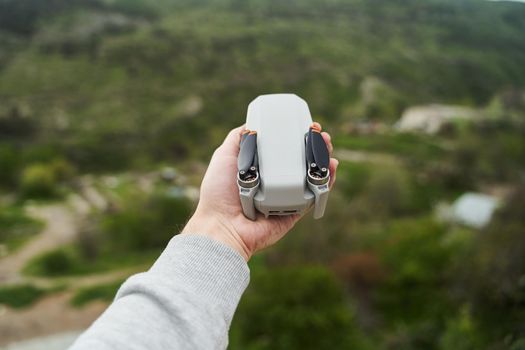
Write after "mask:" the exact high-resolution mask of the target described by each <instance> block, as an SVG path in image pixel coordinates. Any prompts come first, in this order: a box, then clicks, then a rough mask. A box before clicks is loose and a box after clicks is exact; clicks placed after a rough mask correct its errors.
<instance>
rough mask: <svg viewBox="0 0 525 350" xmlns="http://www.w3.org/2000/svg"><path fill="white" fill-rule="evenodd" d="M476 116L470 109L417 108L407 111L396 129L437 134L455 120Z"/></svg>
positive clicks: (430, 106)
mask: <svg viewBox="0 0 525 350" xmlns="http://www.w3.org/2000/svg"><path fill="white" fill-rule="evenodd" d="M475 115H476V111H475V110H474V109H471V108H468V107H461V106H448V105H438V104H431V105H427V106H415V107H410V108H408V109H406V110H405V111H404V112H403V115H402V116H401V119H399V120H398V121H397V122H396V124H395V125H394V127H395V128H396V129H397V130H399V131H422V132H426V133H428V134H435V133H437V132H439V131H440V130H441V128H442V127H443V126H444V125H446V124H448V123H450V122H452V121H454V120H460V119H472V118H473V117H474V116H475Z"/></svg>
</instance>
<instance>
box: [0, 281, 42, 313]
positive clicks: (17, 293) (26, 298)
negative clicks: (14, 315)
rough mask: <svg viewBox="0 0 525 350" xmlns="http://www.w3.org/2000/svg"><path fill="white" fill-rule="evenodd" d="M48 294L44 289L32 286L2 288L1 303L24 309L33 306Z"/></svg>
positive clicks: (0, 291)
mask: <svg viewBox="0 0 525 350" xmlns="http://www.w3.org/2000/svg"><path fill="white" fill-rule="evenodd" d="M45 294H46V291H45V290H44V289H40V288H37V287H35V286H32V285H28V284H24V285H14V286H5V287H1V288H0V303H1V304H5V305H9V306H11V307H14V308H22V307H25V306H29V305H31V304H33V303H34V302H35V301H36V300H37V299H39V298H41V297H42V296H44V295H45Z"/></svg>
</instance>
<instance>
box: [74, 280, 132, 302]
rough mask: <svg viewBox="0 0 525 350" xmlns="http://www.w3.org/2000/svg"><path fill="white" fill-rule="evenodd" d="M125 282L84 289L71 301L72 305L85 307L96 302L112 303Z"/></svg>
mask: <svg viewBox="0 0 525 350" xmlns="http://www.w3.org/2000/svg"><path fill="white" fill-rule="evenodd" d="M123 282H124V281H121V280H119V281H116V282H112V283H107V284H100V285H98V286H93V287H87V288H82V289H80V290H79V291H77V293H76V294H75V295H74V296H73V298H72V299H71V305H73V306H83V305H85V304H87V303H89V302H91V301H94V300H103V301H108V302H109V301H112V300H113V298H114V297H115V294H117V290H118V289H119V287H120V286H121V285H122V283H123Z"/></svg>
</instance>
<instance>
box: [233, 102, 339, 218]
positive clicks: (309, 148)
mask: <svg viewBox="0 0 525 350" xmlns="http://www.w3.org/2000/svg"><path fill="white" fill-rule="evenodd" d="M329 164H330V156H329V154H328V148H327V146H326V143H325V142H324V139H323V137H322V135H321V130H320V128H319V126H318V125H317V124H313V123H312V117H311V116H310V111H309V109H308V105H307V104H306V102H305V101H304V100H303V99H301V98H300V97H298V96H297V95H294V94H272V95H262V96H259V97H257V98H256V99H255V100H253V101H252V102H251V103H250V105H249V106H248V115H247V117H246V130H245V131H244V132H243V135H242V137H241V144H240V152H239V157H238V163H237V166H238V170H239V171H238V174H237V184H238V185H239V194H240V198H241V205H242V210H243V212H244V215H245V216H246V217H248V218H249V219H251V220H255V219H256V212H255V209H257V210H258V211H260V212H261V213H263V214H264V216H265V217H268V216H270V215H291V214H302V213H304V212H305V211H307V210H308V209H309V208H310V207H312V206H314V212H313V216H314V218H315V219H318V218H321V217H322V216H323V214H324V211H325V208H326V202H327V200H328V193H329V188H328V184H329V181H330V170H329Z"/></svg>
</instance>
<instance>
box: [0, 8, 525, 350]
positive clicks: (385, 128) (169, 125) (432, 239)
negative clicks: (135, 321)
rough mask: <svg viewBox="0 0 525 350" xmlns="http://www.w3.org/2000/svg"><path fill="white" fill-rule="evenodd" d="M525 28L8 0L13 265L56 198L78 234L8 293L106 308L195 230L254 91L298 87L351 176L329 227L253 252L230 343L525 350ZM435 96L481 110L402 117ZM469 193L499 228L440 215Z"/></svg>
mask: <svg viewBox="0 0 525 350" xmlns="http://www.w3.org/2000/svg"><path fill="white" fill-rule="evenodd" d="M524 38H525V5H523V4H519V3H512V2H493V1H482V0H403V1H401V0H366V1H365V0H329V1H321V0H302V1H299V0H286V1H278V0H201V1H190V0H179V1H171V0H155V1H154V0H49V1H45V2H44V1H39V0H0V198H1V200H0V243H2V246H1V247H2V249H1V251H0V253H1V254H0V256H2V257H5V259H7V260H5V261H8V259H10V257H12V256H14V259H16V258H17V255H16V254H17V252H18V251H20V250H21V249H22V250H23V249H24V247H25V246H26V245H27V244H29V243H27V242H31V240H32V239H39V238H38V237H39V236H41V235H42V234H43V233H39V232H40V231H41V230H42V228H43V226H44V225H43V224H42V220H44V221H46V222H47V224H48V227H50V223H51V222H53V220H55V222H57V221H56V217H52V218H51V219H49V217H47V216H45V215H44V216H43V219H42V215H43V214H42V215H38V213H40V212H41V211H42V208H49V207H52V208H56V206H60V207H61V206H66V207H67V208H69V209H70V210H71V211H72V212H74V213H73V214H71V215H73V216H72V220H73V221H74V227H75V230H74V231H75V232H74V235H73V238H71V239H69V240H67V242H65V241H64V242H62V241H61V242H59V243H57V244H55V245H52V247H51V248H50V249H46V250H42V251H39V252H38V254H35V255H33V256H31V258H30V259H29V260H28V261H24V264H23V268H22V276H23V277H22V281H23V283H22V282H20V281H19V280H16V281H18V282H16V283H11V279H10V275H9V273H8V272H5V274H4V275H1V273H0V282H2V285H1V286H0V303H2V304H5V305H9V306H10V307H15V308H19V307H26V308H31V307H36V306H35V304H34V302H35V301H36V300H38V299H40V298H45V297H46V296H48V295H51V294H56V293H69V294H68V295H70V296H71V298H70V304H71V306H72V307H78V308H80V309H79V311H78V312H81V311H82V308H81V307H83V306H84V305H86V304H88V303H90V302H91V301H93V300H103V301H106V302H109V301H110V300H111V298H112V297H113V295H114V293H115V291H116V289H117V288H118V286H119V285H120V283H121V281H122V280H123V278H124V277H125V276H127V275H129V273H131V272H133V271H139V270H144V269H145V268H147V267H148V266H149V264H151V262H152V261H154V259H155V257H156V256H158V254H159V253H160V252H161V250H162V248H163V247H164V246H165V245H166V243H167V242H168V241H169V239H170V237H171V236H172V235H173V234H174V233H176V232H178V230H180V228H181V227H182V226H183V225H184V223H185V221H186V219H187V217H188V216H189V215H190V213H191V211H192V208H193V206H194V204H195V199H196V195H195V191H196V186H198V184H199V182H200V178H201V176H202V174H203V171H204V169H205V165H206V162H207V160H208V159H209V157H210V155H211V153H212V151H213V149H214V148H215V147H217V146H218V145H219V144H220V142H221V141H222V139H223V137H224V135H225V133H226V132H227V131H228V130H229V129H230V128H232V127H235V126H238V125H240V124H242V123H243V121H244V118H245V117H244V116H245V113H246V107H247V105H248V103H249V102H250V101H251V100H252V99H253V98H255V97H256V96H257V95H260V94H264V93H276V92H293V93H296V94H298V95H299V96H301V97H302V98H304V99H305V100H306V101H307V102H308V104H309V106H310V110H311V112H312V114H313V117H314V118H315V119H316V120H318V121H320V122H322V123H323V126H324V128H325V129H326V130H327V131H329V132H330V133H331V134H332V138H333V141H334V144H335V147H336V149H337V153H336V156H337V157H338V158H339V159H340V160H341V165H340V168H339V172H338V183H337V186H336V188H335V189H334V191H333V193H332V195H331V199H330V203H329V208H328V210H327V213H326V214H325V218H324V219H323V220H320V221H314V220H312V219H311V218H309V217H306V218H305V219H303V220H302V221H301V222H300V223H299V224H298V225H297V226H296V228H294V230H293V231H292V232H291V233H290V234H289V235H288V236H287V237H286V238H285V239H283V241H282V242H280V243H279V244H278V245H277V246H275V247H273V248H271V249H268V250H267V251H265V252H264V253H263V254H261V255H259V256H257V257H255V258H254V260H253V261H252V262H250V267H251V270H252V282H251V285H250V287H249V288H248V291H247V292H246V294H245V295H244V297H243V299H242V300H241V304H240V306H239V310H238V312H237V314H236V316H235V319H234V322H233V325H232V330H231V341H230V348H232V349H294V348H297V349H299V348H300V349H310V348H311V349H319V348H341V349H346V348H352V349H515V350H517V349H523V348H524V347H525V253H524V252H525V212H524V208H525V206H524V203H525V186H524V179H525V178H524V176H525V40H524ZM437 104H439V105H440V106H443V105H446V106H462V108H466V109H468V111H469V114H471V115H472V117H470V118H457V119H456V118H452V119H453V120H451V121H448V122H447V123H444V124H443V125H442V126H441V127H440V128H439V130H437V131H435V132H425V131H422V130H411V131H407V130H402V129H400V128H402V125H403V124H402V121H403V120H402V119H403V118H404V117H405V115H406V114H407V111H409V110H410V108H411V107H414V106H427V108H428V109H430V110H431V111H432V113H434V112H435V110H436V108H437V107H436V105H437ZM401 116H403V118H401ZM400 118H401V119H400ZM430 119H431V118H429V120H430ZM416 129H417V128H416ZM465 192H482V193H490V194H491V195H493V196H494V197H495V198H497V199H498V203H500V205H499V207H498V210H497V211H496V213H495V214H494V215H493V217H492V220H491V221H490V223H489V224H487V225H485V226H484V227H472V226H468V225H464V224H461V223H457V222H452V221H450V220H444V219H443V218H441V219H440V218H439V215H437V214H436V212H437V211H439V210H438V208H439V207H440V204H442V203H443V202H448V203H450V202H452V201H454V200H455V199H456V198H457V197H458V196H460V195H461V194H463V193H465ZM35 207H36V208H35ZM39 208H40V209H39ZM86 208H87V209H86ZM39 218H40V219H39ZM46 218H47V219H46ZM60 222H62V221H60ZM64 225H65V224H64ZM53 227H54V226H53ZM2 264H4V265H6V266H7V265H8V263H4V262H3V261H2V260H0V272H2V269H1V267H2V266H3V265H2ZM130 269H131V270H130ZM15 272H16V273H18V272H19V271H15ZM104 273H105V274H106V275H105V276H106V277H107V276H108V275H107V273H112V274H113V275H110V277H111V276H113V277H114V278H113V279H112V280H110V281H108V279H107V278H106V277H105V278H103V279H102V278H101V279H100V280H98V279H96V278H94V279H93V280H90V281H91V282H90V283H89V285H88V286H86V285H85V283H84V284H81V283H80V282H75V281H80V280H81V279H82V278H85V277H86V276H97V274H104ZM119 273H120V274H119ZM17 276H18V275H17ZM17 278H18V277H17ZM90 278H93V277H90ZM4 281H5V283H4ZM42 281H47V282H46V283H44V284H45V285H41V284H42ZM94 281H98V282H94ZM55 321H56V322H59V321H57V320H55ZM6 339H7V338H6ZM13 339H14V338H13ZM0 345H1V344H0Z"/></svg>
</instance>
